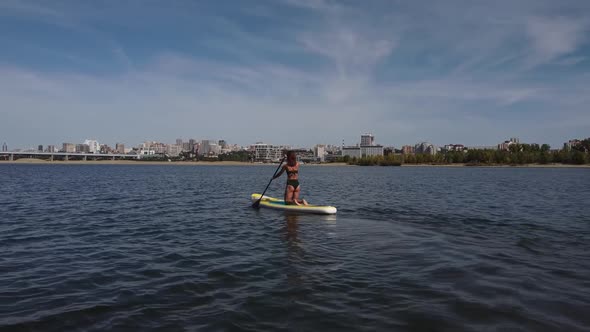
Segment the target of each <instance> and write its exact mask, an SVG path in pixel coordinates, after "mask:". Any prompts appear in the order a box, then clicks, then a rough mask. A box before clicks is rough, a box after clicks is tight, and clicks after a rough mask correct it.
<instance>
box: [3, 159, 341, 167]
mask: <svg viewBox="0 0 590 332" xmlns="http://www.w3.org/2000/svg"><path fill="white" fill-rule="evenodd" d="M2 164H40V165H175V166H176V165H178V166H264V165H267V166H272V165H274V166H276V165H277V164H276V163H275V164H264V163H251V162H242V161H145V160H86V161H84V160H68V161H64V160H53V161H51V160H44V159H35V158H22V159H17V160H14V161H8V160H0V165H2ZM305 166H321V167H324V166H330V167H332V166H348V165H346V163H328V164H305Z"/></svg>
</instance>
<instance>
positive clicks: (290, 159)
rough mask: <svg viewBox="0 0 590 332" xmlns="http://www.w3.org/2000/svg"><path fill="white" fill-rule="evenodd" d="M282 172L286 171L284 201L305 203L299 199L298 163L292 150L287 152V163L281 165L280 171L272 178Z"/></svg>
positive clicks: (287, 202)
mask: <svg viewBox="0 0 590 332" xmlns="http://www.w3.org/2000/svg"><path fill="white" fill-rule="evenodd" d="M284 172H287V187H286V188H285V203H286V204H295V205H302V204H303V205H307V202H306V201H305V200H304V199H301V200H300V199H299V193H300V192H301V186H300V185H299V163H298V162H297V154H295V152H294V151H289V152H287V163H286V164H285V165H283V167H282V168H281V171H280V172H279V173H278V174H277V175H275V176H274V177H273V179H276V178H279V177H280V176H281V175H283V173H284Z"/></svg>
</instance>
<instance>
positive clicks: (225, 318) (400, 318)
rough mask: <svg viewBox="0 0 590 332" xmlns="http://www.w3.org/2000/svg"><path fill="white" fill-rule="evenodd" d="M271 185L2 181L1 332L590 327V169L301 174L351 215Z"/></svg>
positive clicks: (259, 174) (322, 199)
mask: <svg viewBox="0 0 590 332" xmlns="http://www.w3.org/2000/svg"><path fill="white" fill-rule="evenodd" d="M273 171H274V167H272V166H268V167H266V166H243V167H241V166H236V167H232V166H211V167H209V166H196V167H191V166H139V165H137V166H115V165H104V166H95V165H0V248H1V253H2V254H1V256H0V329H4V330H10V331H17V330H42V331H65V330H88V329H90V330H105V329H125V328H134V329H140V330H149V329H168V330H175V329H189V330H197V329H202V330H207V331H209V330H253V331H254V330H310V331H327V330H334V331H340V330H368V331H373V330H392V329H397V330H416V331H425V330H436V331H444V330H448V331H455V330H472V331H484V330H500V329H509V330H510V329H517V330H530V331H546V330H563V331H576V330H578V331H582V330H586V331H587V330H588V328H587V327H588V326H590V315H589V314H590V278H589V277H588V276H590V254H589V253H590V206H589V204H588V202H590V186H589V185H588V184H590V170H587V169H521V168H499V169H491V168H410V167H401V168H400V167H396V168H380V167H373V168H360V167H306V166H304V167H302V170H301V173H302V174H301V183H302V186H303V194H304V196H305V197H306V198H307V199H308V200H310V201H311V202H312V203H323V204H331V205H335V206H337V207H338V209H339V211H338V214H337V215H336V216H313V215H289V214H284V213H282V212H279V211H273V210H264V209H261V210H254V209H251V208H250V207H249V206H250V201H249V196H250V194H251V193H252V192H260V191H262V190H263V189H264V187H265V185H266V184H267V183H268V179H269V178H270V176H271V175H272V172H273ZM284 181H285V180H284V179H282V180H281V181H277V182H276V183H275V184H273V186H271V189H270V190H269V192H270V194H272V195H274V196H280V195H281V190H282V189H283V185H284Z"/></svg>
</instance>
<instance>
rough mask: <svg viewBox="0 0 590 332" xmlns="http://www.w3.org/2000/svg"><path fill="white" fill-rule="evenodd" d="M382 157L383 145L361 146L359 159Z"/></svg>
mask: <svg viewBox="0 0 590 332" xmlns="http://www.w3.org/2000/svg"><path fill="white" fill-rule="evenodd" d="M382 155H383V145H366V146H363V145H361V157H373V156H382Z"/></svg>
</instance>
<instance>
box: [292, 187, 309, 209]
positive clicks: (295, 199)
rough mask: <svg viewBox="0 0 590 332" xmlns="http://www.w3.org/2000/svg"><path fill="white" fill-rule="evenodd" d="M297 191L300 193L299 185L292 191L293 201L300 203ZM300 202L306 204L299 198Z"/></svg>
mask: <svg viewBox="0 0 590 332" xmlns="http://www.w3.org/2000/svg"><path fill="white" fill-rule="evenodd" d="M299 193H301V186H299V187H297V189H295V192H294V193H293V201H294V202H295V204H297V205H301V204H300V201H299ZM301 203H303V205H307V202H306V201H305V200H301Z"/></svg>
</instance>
